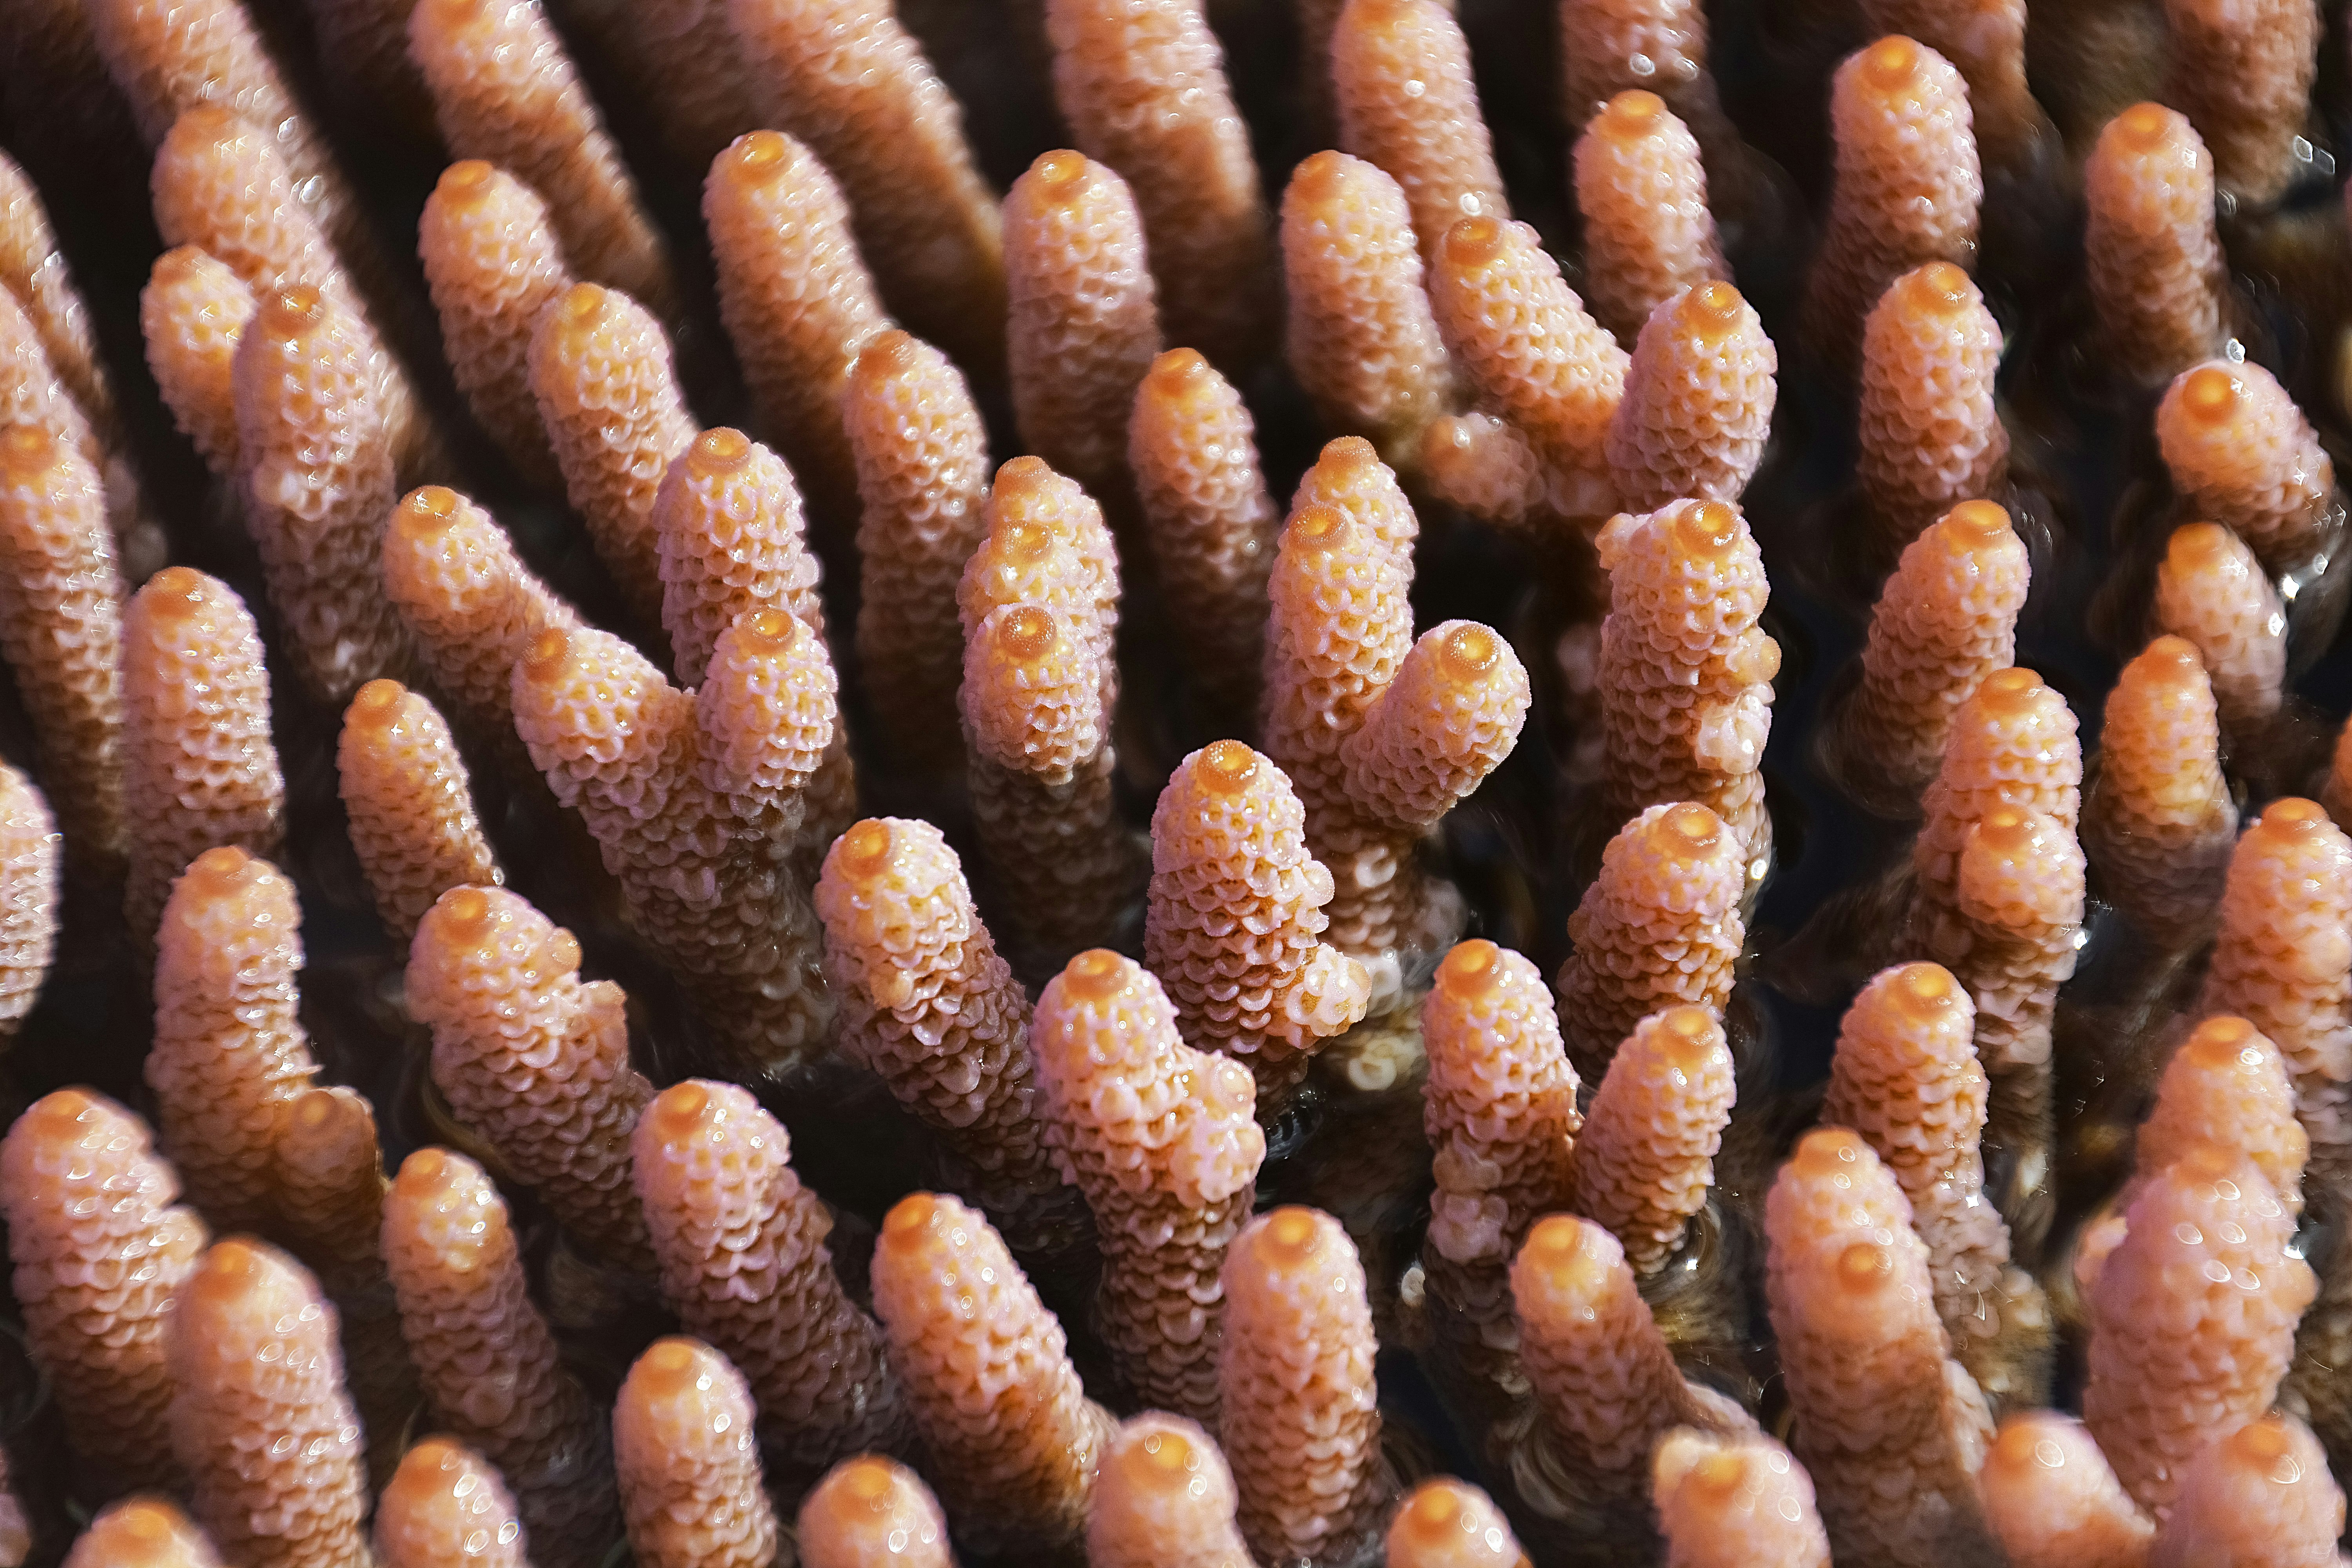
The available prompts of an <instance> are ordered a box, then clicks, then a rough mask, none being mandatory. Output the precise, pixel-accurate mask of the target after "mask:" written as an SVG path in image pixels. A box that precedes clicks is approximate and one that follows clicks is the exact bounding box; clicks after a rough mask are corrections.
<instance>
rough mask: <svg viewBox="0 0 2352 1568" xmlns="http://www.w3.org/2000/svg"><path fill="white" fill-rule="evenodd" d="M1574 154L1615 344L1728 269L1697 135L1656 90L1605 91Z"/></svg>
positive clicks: (1593, 286)
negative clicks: (1660, 309)
mask: <svg viewBox="0 0 2352 1568" xmlns="http://www.w3.org/2000/svg"><path fill="white" fill-rule="evenodd" d="M1575 157H1576V205H1577V210H1578V211H1579V212H1580V213H1581V214H1582V215H1583V217H1584V268H1585V279H1586V289H1587V290H1588V291H1589V292H1590V293H1591V296H1592V313H1593V314H1594V315H1595V316H1597V317H1599V318H1600V320H1601V324H1602V325H1604V326H1606V327H1607V328H1608V329H1609V330H1610V331H1612V332H1614V333H1615V334H1616V335H1617V341H1618V342H1620V343H1625V344H1630V343H1631V342H1633V339H1634V338H1635V337H1636V336H1637V335H1638V334H1639V333H1640V332H1641V331H1642V324H1643V322H1644V321H1648V320H1649V319H1650V312H1651V311H1653V310H1655V309H1657V307H1659V306H1660V305H1663V304H1664V303H1665V302H1666V301H1667V300H1671V299H1673V298H1674V297H1675V295H1677V294H1679V293H1681V292H1682V291H1683V290H1684V289H1691V288H1696V286H1698V285H1699V284H1701V283H1705V282H1706V281H1708V280H1709V279H1724V278H1728V277H1729V276H1730V275H1731V269H1730V268H1729V266H1728V265H1727V264H1726V263H1725V261H1724V259H1723V247H1722V245H1721V243H1720V242H1719V241H1718V240H1717V237H1716V231H1715V215H1714V214H1713V213H1712V212H1710V211H1709V210H1708V208H1707V205H1706V167H1705V165H1703V164H1702V163H1700V162H1699V148H1698V139H1697V138H1696V137H1695V136H1693V135H1692V134H1691V132H1690V129H1689V127H1687V126H1685V124H1684V123H1683V122H1682V121H1680V120H1677V119H1675V115H1674V111H1673V110H1669V109H1668V108H1667V107H1666V105H1665V102H1664V100H1663V99H1661V98H1659V97H1658V95H1657V94H1656V93H1654V92H1649V91H1644V90H1643V89H1639V88H1634V89H1629V90H1627V91H1624V92H1621V93H1619V94H1618V95H1617V96H1616V97H1614V98H1612V99H1611V100H1609V102H1608V103H1607V104H1606V105H1605V106H1604V107H1603V108H1602V109H1601V112H1600V113H1598V114H1596V115H1594V116H1593V117H1592V120H1591V123H1590V124H1588V125H1586V126H1585V128H1584V133H1583V134H1582V135H1581V136H1580V137H1578V138H1577V142H1576V153H1575ZM1723 499H1726V500H1728V499H1730V498H1728V497H1725V498H1723Z"/></svg>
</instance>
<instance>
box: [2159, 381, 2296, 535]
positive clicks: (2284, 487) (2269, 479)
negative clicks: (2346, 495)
mask: <svg viewBox="0 0 2352 1568" xmlns="http://www.w3.org/2000/svg"><path fill="white" fill-rule="evenodd" d="M2156 440H2157V446H2158V447H2159V448H2160V449H2161V450H2162V452H2163V454H2164V466H2165V468H2167V469H2168V470H2169V471H2170V473H2171V475H2172V482H2173V484H2174V486H2175V487H2176V488H2177V489H2179V491H2180V492H2181V494H2182V495H2183V496H2185V497H2186V498H2187V499H2188V500H2189V503H2190V504H2191V505H2192V506H2194V507H2195V508H2196V509H2197V510H2198V511H2199V512H2200V513H2201V514H2202V515H2203V516H2205V517H2207V518H2210V519H2211V520H2212V521H2215V522H2218V523H2221V524H2222V525H2223V526H2224V527H2227V528H2230V529H2231V530H2233V531H2236V533H2237V534H2238V536H2239V537H2240V538H2242V539H2243V540H2244V541H2245V542H2246V543H2247V544H2248V545H2249V546H2251V547H2252V550H2253V552H2254V553H2255V554H2256V555H2258V556H2260V557H2261V558H2262V561H2263V565H2264V566H2266V567H2268V568H2270V569H2271V570H2272V571H2273V572H2280V571H2284V570H2286V569H2287V568H2289V567H2291V566H2295V565H2300V564H2301V563H2303V562H2304V561H2305V558H2307V557H2308V556H2309V555H2310V554H2311V552H2313V551H2314V550H2315V549H2317V548H2318V547H2319V546H2321V545H2322V544H2324V543H2325V542H2326V536H2327V535H2326V530H2327V524H2328V518H2327V516H2326V512H2327V508H2328V506H2329V504H2330V502H2332V501H2333V500H2334V499H2335V494H2336V466H2335V463H2334V461H2333V460H2332V459H2331V458H2329V457H2328V456H2327V452H2326V448H2325V447H2321V445H2320V444H2319V436H2318V433H2317V432H2316V431H2315V430H2313V429H2312V427H2311V421H2310V420H2308V419H2306V418H2305V417H2304V414H2303V410H2302V409H2300V408H2297V407H2296V406H2295V405H2294V399H2293V398H2291V397H2289V396H2288V395H2287V393H2286V389H2285V388H2284V387H2283V386H2281V385H2280V384H2278V381H2277V379H2276V378H2275V377H2273V375H2272V374H2271V373H2270V372H2268V371H2266V370H2264V369H2263V367H2262V366H2260V365H2258V364H2252V363H2243V364H2241V363H2232V362H2231V361H2229V360H2210V361H2208V362H2207V363H2204V364H2200V365H2199V366H2197V367H2196V368H2195V369H2194V370H2187V371H2183V372H2181V373H2180V374H2179V375H2177V376H2175V377H2173V380H2172V384H2171V385H2170V386H2168V387H2167V388H2166V389H2165V394H2164V400H2163V401H2162V402H2161V403H2159V404H2158V405H2157V408H2156Z"/></svg>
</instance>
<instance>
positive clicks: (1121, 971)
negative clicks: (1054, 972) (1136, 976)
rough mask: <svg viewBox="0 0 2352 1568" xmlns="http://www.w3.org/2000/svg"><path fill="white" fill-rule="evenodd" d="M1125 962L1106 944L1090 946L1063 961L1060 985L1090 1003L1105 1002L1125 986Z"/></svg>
mask: <svg viewBox="0 0 2352 1568" xmlns="http://www.w3.org/2000/svg"><path fill="white" fill-rule="evenodd" d="M1129 978H1130V976H1129V973H1128V962H1127V960H1126V959H1124V958H1121V957H1120V956H1119V955H1118V954H1117V953H1115V952H1111V951H1110V950H1109V949H1108V948H1107V947H1090V948H1088V949H1087V951H1086V952H1082V953H1080V954H1078V955H1077V956H1076V958H1073V959H1072V960H1070V962H1069V963H1066V964H1065V965H1064V966H1063V968H1062V984H1063V985H1064V986H1065V987H1066V989H1067V990H1069V991H1070V992H1071V993H1072V994H1075V995H1078V996H1083V997H1085V998H1086V999H1087V1000H1088V1001H1090V1002H1103V1001H1108V1000H1109V999H1110V998H1111V997H1113V996H1116V995H1118V994H1119V993H1120V992H1122V991H1124V990H1126V989H1127V987H1128V983H1129Z"/></svg>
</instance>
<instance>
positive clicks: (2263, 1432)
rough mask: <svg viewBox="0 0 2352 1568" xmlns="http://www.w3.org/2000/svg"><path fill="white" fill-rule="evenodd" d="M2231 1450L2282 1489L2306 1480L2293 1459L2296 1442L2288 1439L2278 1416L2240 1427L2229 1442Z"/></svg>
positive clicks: (2267, 1417)
mask: <svg viewBox="0 0 2352 1568" xmlns="http://www.w3.org/2000/svg"><path fill="white" fill-rule="evenodd" d="M2230 1447H2232V1448H2234V1449H2235V1450H2237V1453H2238V1455H2239V1457H2240V1458H2243V1459H2245V1460H2247V1461H2248V1462H2249V1463H2251V1464H2252V1465H2254V1466H2256V1467H2258V1468H2262V1469H2263V1470H2264V1471H2266V1472H2268V1474H2269V1476H2270V1479H2272V1480H2273V1481H2274V1482H2276V1483H2278V1484H2279V1485H2281V1486H2293V1485H2294V1483H2295V1482H2297V1481H2299V1480H2301V1479H2303V1467H2302V1466H2300V1465H2298V1464H2296V1463H2295V1462H2294V1458H2292V1457H2291V1450H2292V1449H2293V1447H2294V1441H2293V1439H2291V1438H2290V1437H2289V1436H2287V1430H2286V1423H2285V1422H2284V1421H2282V1420H2280V1419H2279V1418H2278V1417H2277V1416H2275V1415H2266V1416H2264V1417H2263V1419H2261V1420H2260V1421H2257V1422H2255V1423H2254V1424H2253V1425H2252V1426H2242V1427H2240V1428H2239V1429H2238V1431H2237V1432H2236V1433H2235V1434H2234V1435H2233V1436H2231V1438H2230Z"/></svg>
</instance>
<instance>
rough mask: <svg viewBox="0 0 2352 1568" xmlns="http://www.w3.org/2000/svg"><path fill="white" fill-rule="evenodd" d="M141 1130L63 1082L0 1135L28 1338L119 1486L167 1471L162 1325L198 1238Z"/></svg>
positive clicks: (72, 1432) (0, 1189)
mask: <svg viewBox="0 0 2352 1568" xmlns="http://www.w3.org/2000/svg"><path fill="white" fill-rule="evenodd" d="M179 1195H180V1184H179V1181H178V1178H177V1177H176V1176H175V1175H174V1174H173V1170H172V1167H171V1166H170V1165H169V1164H167V1163H164V1161H163V1158H162V1157H161V1156H160V1155H158V1154H156V1153H155V1152H154V1151H153V1149H152V1146H151V1143H150V1141H149V1138H148V1135H147V1129H146V1127H145V1126H144V1125H143V1124H142V1123H141V1121H139V1119H138V1118H137V1117H135V1116H133V1115H131V1113H130V1112H129V1111H127V1110H123V1109H122V1108H121V1106H119V1105H117V1104H115V1103H114V1102H113V1101H112V1100H106V1099H103V1098H101V1097H100V1096H98V1095H95V1094H92V1093H89V1092H88V1091H87V1090H83V1089H60V1090H59V1091H58V1092H57V1093H55V1094H51V1095H48V1096H47V1097H46V1098H44V1099H42V1100H37V1101H36V1102H35V1103H34V1105H33V1107H32V1109H31V1110H27V1111H26V1112H25V1113H24V1114H23V1115H22V1116H20V1117H18V1118H17V1120H16V1125H15V1126H13V1127H11V1128H10V1129H9V1130H8V1136H7V1139H6V1141H5V1142H0V1199H5V1203H0V1207H5V1212H6V1215H7V1221H8V1256H9V1258H10V1260H11V1261H12V1262H13V1263H14V1264H15V1265H16V1274H15V1277H14V1279H15V1289H16V1300H17V1302H18V1304H19V1305H20V1307H21V1308H22V1310H23V1312H24V1324H25V1341H26V1347H27V1348H28V1349H29V1350H30V1351H31V1352H32V1354H33V1359H34V1362H35V1363H36V1364H37V1365H38V1366H39V1367H40V1369H41V1373H42V1375H43V1376H45V1377H47V1379H48V1381H49V1384H50V1386H51V1387H52V1388H53V1389H54V1390H55V1391H56V1392H55V1395H54V1396H55V1397H56V1399H57V1400H58V1410H59V1411H60V1412H61V1413H62V1414H63V1415H64V1416H65V1421H66V1433H67V1436H68V1438H69V1440H70V1441H71V1442H72V1445H73V1448H74V1451H75V1453H76V1454H77V1455H79V1456H80V1458H82V1460H83V1461H84V1463H86V1464H88V1465H90V1466H91V1467H93V1468H96V1469H98V1470H100V1471H101V1472H103V1473H105V1474H107V1475H108V1476H109V1477H110V1479H113V1480H115V1481H118V1482H119V1483H120V1484H122V1485H125V1486H157V1485H165V1484H168V1483H169V1482H170V1481H171V1480H172V1479H174V1474H175V1471H174V1466H173V1458H172V1449H171V1433H170V1430H169V1427H168V1426H167V1420H168V1417H169V1414H170V1409H171V1399H172V1374H171V1369H170V1367H169V1366H168V1365H167V1364H166V1361H165V1355H164V1328H165V1324H166V1323H167V1322H168V1321H170V1318H171V1315H172V1310H173V1303H174V1302H175V1301H176V1300H178V1296H179V1291H180V1288H181V1285H182V1283H183V1281H184V1280H185V1279H186V1278H187V1275H188V1271H189V1270H190V1269H191V1268H194V1264H195V1260H196V1255H197V1254H198V1253H200V1252H202V1251H203V1250H204V1247H205V1239H206V1237H205V1226H204V1222H203V1221H202V1220H200V1219H198V1218H197V1217H196V1215H195V1212H194V1210H192V1209H189V1208H186V1207H184V1206H182V1205H178V1204H176V1203H175V1202H174V1201H173V1200H175V1199H176V1198H178V1196H179Z"/></svg>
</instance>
